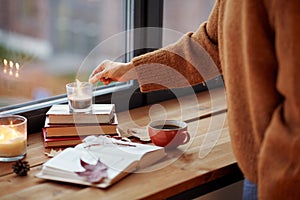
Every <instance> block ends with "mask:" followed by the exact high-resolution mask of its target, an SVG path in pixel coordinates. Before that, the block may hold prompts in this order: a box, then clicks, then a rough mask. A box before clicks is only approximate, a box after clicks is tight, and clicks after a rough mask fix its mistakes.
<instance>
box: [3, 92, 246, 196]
mask: <svg viewBox="0 0 300 200" xmlns="http://www.w3.org/2000/svg"><path fill="white" fill-rule="evenodd" d="M224 98H225V93H224V90H223V89H215V90H213V91H210V92H202V93H199V94H196V95H189V96H185V97H182V98H178V99H173V100H168V101H164V102H161V103H159V104H154V105H149V106H145V107H140V108H136V109H133V110H130V111H126V112H121V113H117V115H118V120H119V128H120V129H121V130H123V131H126V130H127V129H128V128H144V127H145V126H146V125H147V124H148V123H149V121H150V120H151V119H165V118H167V119H179V120H183V121H186V122H187V123H188V130H189V133H190V135H191V140H190V142H189V143H187V144H186V145H182V146H180V147H178V148H177V149H176V150H172V151H168V155H167V157H166V159H164V160H163V161H162V162H159V163H157V164H156V165H155V167H156V169H157V168H158V169H157V170H154V171H151V172H147V173H138V172H137V173H133V174H130V175H128V176H127V177H125V178H124V179H122V180H121V181H119V182H117V183H116V184H114V185H112V186H111V187H110V188H108V189H99V188H92V187H87V186H81V185H75V184H68V183H62V182H54V181H48V180H42V179H38V178H36V177H35V174H36V173H37V172H39V171H40V170H41V166H42V164H43V163H44V162H45V161H47V160H48V159H49V158H48V157H47V156H46V155H45V154H44V153H45V149H44V147H43V143H42V138H41V133H34V134H30V135H29V137H28V149H27V156H26V158H25V159H26V160H27V161H28V162H29V164H30V166H31V169H30V171H29V174H28V175H27V176H24V177H20V176H17V175H15V174H14V173H13V172H12V168H11V166H12V163H0V199H72V200H74V199H166V198H170V197H171V198H176V195H177V196H180V195H183V194H184V193H187V192H186V191H193V188H196V189H197V190H198V192H200V193H201V190H202V188H201V186H204V185H207V184H209V183H212V182H214V181H216V180H219V179H222V178H224V177H226V176H227V177H228V176H229V177H230V176H235V175H236V174H239V173H240V172H239V169H238V168H237V166H236V160H235V157H234V155H233V153H232V149H231V145H230V137H229V134H228V128H227V121H226V102H225V100H224ZM116 106H117V105H116ZM214 113H215V114H214ZM194 190H195V189H194ZM203 190H204V188H203ZM187 194H188V193H187Z"/></svg>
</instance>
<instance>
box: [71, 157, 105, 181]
mask: <svg viewBox="0 0 300 200" xmlns="http://www.w3.org/2000/svg"><path fill="white" fill-rule="evenodd" d="M80 163H81V166H82V167H83V168H85V171H84V172H76V174H78V175H79V176H83V177H86V178H87V179H88V181H89V182H91V183H100V182H102V181H103V180H104V179H105V178H107V167H106V166H105V165H104V164H103V163H102V162H101V161H100V160H98V161H97V163H96V164H95V165H91V164H89V163H86V162H84V161H83V160H80Z"/></svg>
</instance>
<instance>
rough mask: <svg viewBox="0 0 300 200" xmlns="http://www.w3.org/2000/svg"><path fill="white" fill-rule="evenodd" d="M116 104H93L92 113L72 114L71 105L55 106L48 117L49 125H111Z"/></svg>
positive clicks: (48, 113)
mask: <svg viewBox="0 0 300 200" xmlns="http://www.w3.org/2000/svg"><path fill="white" fill-rule="evenodd" d="M114 113H115V105H114V104H93V105H92V112H91V113H71V112H70V109H69V105H67V104H57V105H53V106H52V107H51V108H50V109H49V110H48V112H47V113H46V115H47V116H48V118H49V122H48V123H49V124H74V123H111V121H112V120H113V118H114Z"/></svg>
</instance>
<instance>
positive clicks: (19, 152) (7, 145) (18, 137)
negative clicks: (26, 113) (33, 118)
mask: <svg viewBox="0 0 300 200" xmlns="http://www.w3.org/2000/svg"><path fill="white" fill-rule="evenodd" d="M26 145H27V119H26V118H25V117H22V116H19V115H10V116H4V117H0V161H4V162H10V161H15V160H19V159H22V158H24V156H25V154H26Z"/></svg>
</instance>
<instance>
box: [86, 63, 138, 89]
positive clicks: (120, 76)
mask: <svg viewBox="0 0 300 200" xmlns="http://www.w3.org/2000/svg"><path fill="white" fill-rule="evenodd" d="M136 78H137V75H136V72H135V69H134V65H133V64H132V63H131V62H129V63H120V62H113V61H110V60H105V61H103V62H102V63H101V64H100V65H99V66H98V67H96V68H95V69H94V71H93V72H92V74H91V75H90V78H89V82H90V83H93V84H94V83H96V82H97V81H101V82H103V83H104V84H105V85H108V84H109V83H111V82H112V81H118V82H126V81H129V80H134V79H136Z"/></svg>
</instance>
